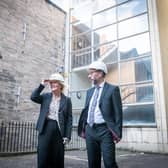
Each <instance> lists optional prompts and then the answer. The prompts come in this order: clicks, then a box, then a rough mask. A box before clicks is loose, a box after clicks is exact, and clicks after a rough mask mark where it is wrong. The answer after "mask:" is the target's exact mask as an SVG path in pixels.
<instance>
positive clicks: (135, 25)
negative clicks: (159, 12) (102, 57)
mask: <svg viewBox="0 0 168 168" xmlns="http://www.w3.org/2000/svg"><path fill="white" fill-rule="evenodd" d="M147 30H148V17H147V15H141V16H138V17H135V18H131V19H129V20H126V21H123V22H120V23H119V24H118V32H119V38H123V37H126V36H130V35H134V34H137V33H141V32H145V31H147Z"/></svg>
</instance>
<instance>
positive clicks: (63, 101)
mask: <svg viewBox="0 0 168 168" xmlns="http://www.w3.org/2000/svg"><path fill="white" fill-rule="evenodd" d="M65 102H66V97H65V96H64V95H63V94H62V95H61V100H60V106H59V111H61V110H62V109H63V107H64V104H65Z"/></svg>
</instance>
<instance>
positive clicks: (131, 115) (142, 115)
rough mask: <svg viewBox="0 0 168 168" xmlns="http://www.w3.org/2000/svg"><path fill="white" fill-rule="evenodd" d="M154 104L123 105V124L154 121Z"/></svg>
mask: <svg viewBox="0 0 168 168" xmlns="http://www.w3.org/2000/svg"><path fill="white" fill-rule="evenodd" d="M154 113H155V112H154V105H153V104H146V105H134V106H124V107H123V119H124V124H146V123H149V124H150V123H151V124H152V123H155V115H154Z"/></svg>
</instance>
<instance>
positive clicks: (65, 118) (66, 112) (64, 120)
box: [31, 84, 72, 139]
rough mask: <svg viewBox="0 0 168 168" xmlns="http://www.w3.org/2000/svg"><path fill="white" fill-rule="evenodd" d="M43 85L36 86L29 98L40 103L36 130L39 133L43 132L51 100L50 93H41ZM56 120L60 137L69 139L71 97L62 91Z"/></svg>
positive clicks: (70, 129)
mask: <svg viewBox="0 0 168 168" xmlns="http://www.w3.org/2000/svg"><path fill="white" fill-rule="evenodd" d="M43 89H44V86H43V85H42V84H40V86H39V87H38V88H36V89H35V90H34V91H33V92H32V95H31V100H32V101H34V102H36V103H38V104H41V107H40V114H39V118H38V120H37V126H36V128H37V130H38V131H39V133H40V134H42V133H43V130H44V127H45V122H46V119H47V118H46V116H47V114H48V112H49V106H50V103H51V100H52V93H51V92H50V93H43V94H41V92H42V90H43ZM58 120H59V121H58V122H59V126H60V131H61V135H62V137H67V138H69V139H71V131H72V103H71V99H70V98H69V97H67V96H65V95H64V94H63V93H62V94H61V100H60V107H59V111H58Z"/></svg>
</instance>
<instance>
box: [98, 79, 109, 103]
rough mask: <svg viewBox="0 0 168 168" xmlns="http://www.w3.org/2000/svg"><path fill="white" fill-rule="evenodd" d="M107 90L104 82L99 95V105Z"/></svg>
mask: <svg viewBox="0 0 168 168" xmlns="http://www.w3.org/2000/svg"><path fill="white" fill-rule="evenodd" d="M107 88H108V85H107V83H106V82H105V83H104V87H103V90H102V93H101V97H100V101H99V102H100V103H101V102H102V100H103V98H104V96H105V94H106V93H107Z"/></svg>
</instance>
